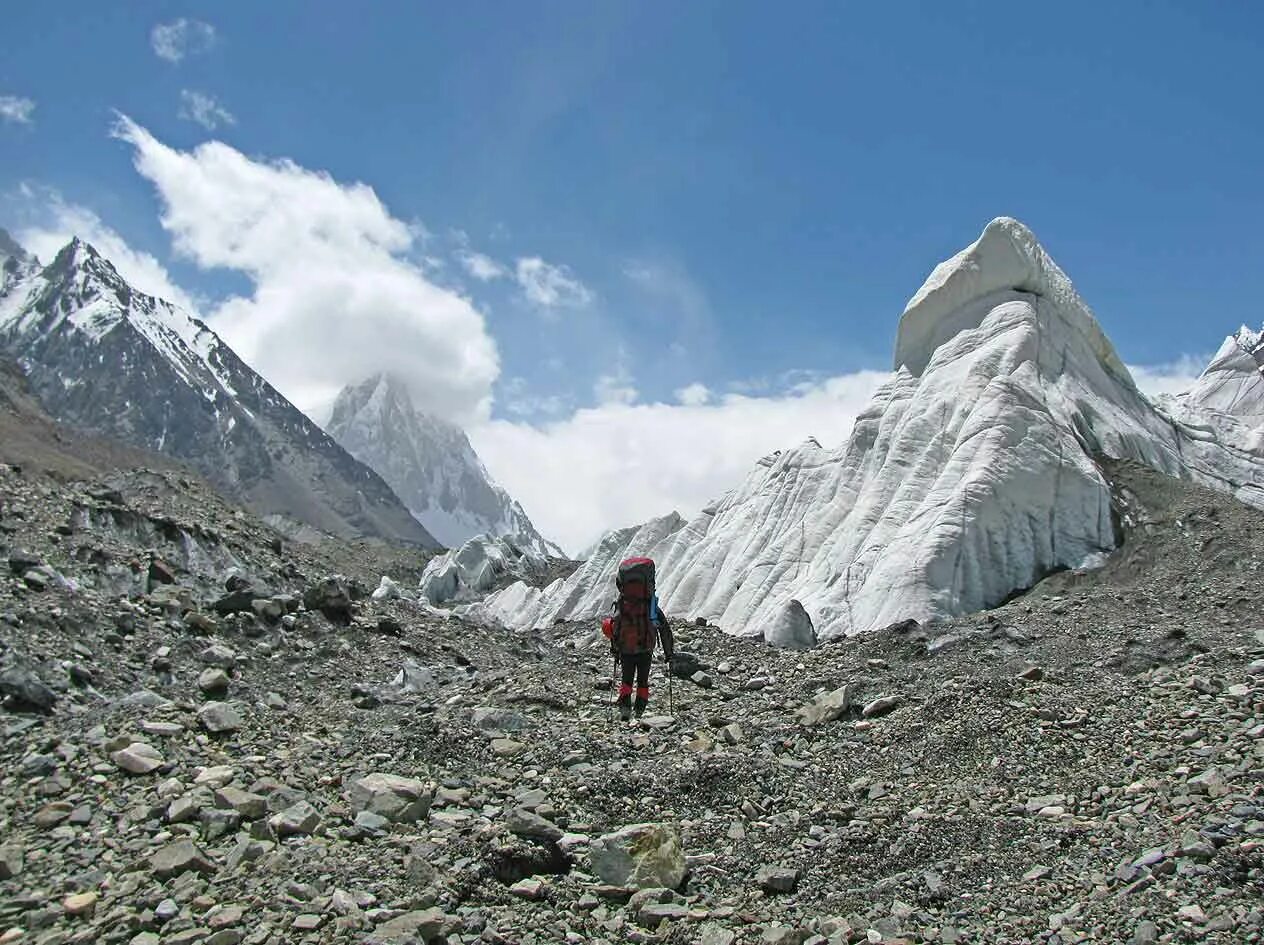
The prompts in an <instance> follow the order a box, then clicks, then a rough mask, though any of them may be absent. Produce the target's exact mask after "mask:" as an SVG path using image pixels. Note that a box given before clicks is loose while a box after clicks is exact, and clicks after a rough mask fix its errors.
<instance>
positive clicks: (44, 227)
mask: <svg viewBox="0 0 1264 945" xmlns="http://www.w3.org/2000/svg"><path fill="white" fill-rule="evenodd" d="M20 196H21V199H22V204H23V206H22V208H21V209H22V213H23V215H24V216H26V217H28V218H31V219H30V222H29V223H26V224H24V225H23V226H21V227H19V228H18V230H17V232H16V234H15V235H16V237H17V241H18V242H19V243H21V244H22V246H23V247H25V248H26V249H27V250H28V251H30V252H32V253H34V254H35V255H36V256H38V257H39V258H40V259H41V260H43V261H44V262H45V263H48V262H51V261H52V259H53V257H55V256H56V255H57V253H58V251H60V250H61V248H62V247H63V246H65V245H66V244H67V243H69V242H70V240H71V238H72V237H75V236H77V237H79V238H80V239H81V240H83V241H84V242H86V243H89V244H90V245H91V246H92V247H93V248H94V249H96V251H97V252H99V253H100V254H101V255H102V256H104V257H105V258H106V259H108V260H109V261H110V262H112V263H113V264H114V268H115V269H117V270H118V272H119V275H121V276H122V277H123V278H124V279H126V280H127V281H128V282H129V283H131V284H132V285H133V286H135V287H136V288H137V289H140V291H142V292H145V293H147V294H149V295H156V296H158V297H159V298H161V299H166V300H167V301H168V302H172V303H174V304H176V305H179V306H181V307H182V308H184V309H186V310H188V311H189V312H192V313H194V314H196V313H197V311H198V308H199V306H198V304H197V301H196V300H195V299H194V298H193V296H191V295H190V294H189V293H187V292H185V290H184V289H182V288H180V286H178V285H176V283H175V281H174V280H173V279H172V278H171V275H170V273H168V272H167V269H166V267H164V266H163V265H162V263H161V262H159V261H158V260H157V259H156V258H155V257H154V256H153V255H151V254H150V253H146V252H143V251H140V250H136V249H133V248H132V247H131V246H130V245H128V243H127V241H126V240H125V239H123V237H122V236H120V235H119V234H118V232H116V231H115V230H113V229H111V228H110V227H109V226H107V225H106V224H105V223H104V222H102V220H101V218H100V217H99V216H97V215H96V214H95V213H93V212H92V211H91V210H89V209H87V208H86V207H81V206H78V205H76V204H73V203H68V202H67V201H66V200H65V199H64V198H63V197H62V195H61V194H59V193H58V192H57V191H55V190H42V189H36V188H32V187H30V186H24V187H22V188H21V190H20Z"/></svg>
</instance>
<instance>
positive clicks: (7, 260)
mask: <svg viewBox="0 0 1264 945" xmlns="http://www.w3.org/2000/svg"><path fill="white" fill-rule="evenodd" d="M39 267H40V266H39V260H38V259H36V258H35V257H34V256H33V255H31V254H30V253H28V252H27V251H26V250H25V249H24V248H23V247H22V246H20V245H18V242H17V240H15V239H14V238H13V237H12V236H10V235H9V234H8V232H7V231H6V230H3V229H0V292H2V291H4V289H5V287H6V286H8V285H9V284H10V283H12V282H17V281H18V280H19V279H25V278H27V277H29V276H31V275H33V274H34V273H36V272H38V271H39Z"/></svg>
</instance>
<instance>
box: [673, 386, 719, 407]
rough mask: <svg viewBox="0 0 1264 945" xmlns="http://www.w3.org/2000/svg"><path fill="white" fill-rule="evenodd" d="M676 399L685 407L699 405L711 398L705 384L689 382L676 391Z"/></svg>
mask: <svg viewBox="0 0 1264 945" xmlns="http://www.w3.org/2000/svg"><path fill="white" fill-rule="evenodd" d="M676 399H677V400H678V401H680V403H682V404H683V405H684V406H686V407H701V406H702V405H703V404H705V403H706V402H707V401H709V400H710V399H711V390H710V388H708V387H707V385H706V384H696V383H695V384H690V385H689V386H688V387H682V388H680V390H678V391H676Z"/></svg>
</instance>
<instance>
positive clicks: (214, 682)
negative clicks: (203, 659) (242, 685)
mask: <svg viewBox="0 0 1264 945" xmlns="http://www.w3.org/2000/svg"><path fill="white" fill-rule="evenodd" d="M229 682H230V680H229V678H228V673H226V672H224V671H223V670H222V669H220V668H219V667H218V666H212V667H210V668H209V669H204V670H202V675H200V676H198V683H197V684H198V689H200V690H202V692H204V693H206V694H207V695H208V696H222V695H223V694H224V693H226V692H228V684H229Z"/></svg>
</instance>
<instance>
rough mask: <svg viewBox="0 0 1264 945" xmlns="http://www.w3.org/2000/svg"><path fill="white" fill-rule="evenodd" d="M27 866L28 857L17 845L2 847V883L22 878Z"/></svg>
mask: <svg viewBox="0 0 1264 945" xmlns="http://www.w3.org/2000/svg"><path fill="white" fill-rule="evenodd" d="M25 866H26V855H25V853H24V851H23V850H22V848H21V847H20V846H18V845H17V844H13V843H6V844H5V845H4V846H0V882H2V881H4V880H6V879H13V878H14V877H17V876H21V875H22V870H23V869H24V868H25Z"/></svg>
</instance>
